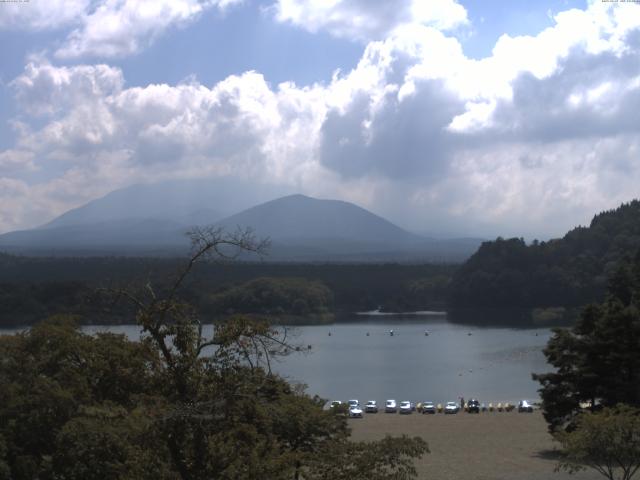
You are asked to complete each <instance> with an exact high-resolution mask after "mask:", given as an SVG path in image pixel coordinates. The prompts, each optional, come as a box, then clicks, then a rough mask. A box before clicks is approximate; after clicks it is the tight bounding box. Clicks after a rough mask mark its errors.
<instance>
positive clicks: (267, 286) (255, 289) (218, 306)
mask: <svg viewBox="0 0 640 480" xmlns="http://www.w3.org/2000/svg"><path fill="white" fill-rule="evenodd" d="M210 302H211V303H210V304H209V306H208V308H207V310H210V311H211V312H214V313H218V314H220V313H252V314H261V315H281V314H290V315H309V314H314V313H327V312H330V311H332V310H333V294H332V293H331V290H329V289H328V288H327V287H326V286H325V285H324V284H322V283H321V282H318V281H311V280H307V279H304V278H273V277H261V278H256V279H255V280H251V281H249V282H247V283H245V284H242V285H239V286H237V287H231V288H229V289H227V290H225V291H223V292H220V293H217V294H215V295H212V296H211V299H210Z"/></svg>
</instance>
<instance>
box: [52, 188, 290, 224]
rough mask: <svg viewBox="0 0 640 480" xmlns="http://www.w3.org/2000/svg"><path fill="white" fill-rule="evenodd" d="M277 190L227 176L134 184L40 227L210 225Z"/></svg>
mask: <svg viewBox="0 0 640 480" xmlns="http://www.w3.org/2000/svg"><path fill="white" fill-rule="evenodd" d="M281 191H282V190H281V189H279V190H276V189H275V188H273V187H270V186H268V185H263V186H260V185H256V184H254V183H249V182H247V181H243V180H241V179H237V178H227V177H221V178H216V179H202V180H193V179H192V180H170V181H165V182H159V183H153V184H138V185H132V186H130V187H126V188H121V189H119V190H115V191H113V192H111V193H109V194H107V195H105V196H104V197H101V198H98V199H96V200H93V201H91V202H89V203H87V204H85V205H83V206H81V207H78V208H74V209H72V210H69V211H68V212H66V213H64V214H62V215H60V216H59V217H57V218H55V219H54V220H52V221H51V222H49V223H47V224H46V225H43V226H42V227H41V228H55V227H63V226H70V225H93V224H98V223H100V224H104V223H106V222H112V221H121V220H135V219H153V220H165V221H170V222H174V223H178V224H180V225H187V226H191V225H199V224H211V223H213V222H215V221H217V220H220V219H221V218H223V217H226V216H228V215H231V214H233V213H236V212H238V211H240V210H242V209H245V208H248V207H250V206H252V205H255V204H256V203H260V202H264V201H266V200H268V199H271V198H273V197H274V196H276V195H277V194H278V192H281ZM238 192H242V195H240V194H239V193H238Z"/></svg>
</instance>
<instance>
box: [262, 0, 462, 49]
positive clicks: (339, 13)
mask: <svg viewBox="0 0 640 480" xmlns="http://www.w3.org/2000/svg"><path fill="white" fill-rule="evenodd" d="M273 8H274V10H275V12H276V18H277V19H278V20H279V21H281V22H288V23H291V24H293V25H296V26H298V27H301V28H304V29H306V30H309V31H310V32H314V33H315V32H318V31H321V30H326V31H328V32H329V33H330V34H332V35H334V36H336V37H344V38H349V39H353V40H360V41H368V40H378V39H381V38H385V37H386V36H387V35H388V34H389V33H390V32H392V31H393V30H394V29H395V28H397V27H399V26H401V25H405V24H421V25H428V26H432V27H435V28H437V29H439V30H451V29H454V28H456V27H459V26H461V25H465V24H467V23H468V19H467V11H466V10H465V8H464V7H463V6H462V5H460V4H459V3H457V1H456V0H430V1H429V2H424V1H421V0H400V1H394V2H389V1H385V0H334V1H324V0H317V1H308V0H278V1H277V3H276V4H275V5H274V7H273Z"/></svg>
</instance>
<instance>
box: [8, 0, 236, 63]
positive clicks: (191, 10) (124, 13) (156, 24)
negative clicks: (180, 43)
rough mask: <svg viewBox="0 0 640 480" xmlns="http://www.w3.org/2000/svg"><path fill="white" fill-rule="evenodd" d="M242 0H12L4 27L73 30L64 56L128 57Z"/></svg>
mask: <svg viewBox="0 0 640 480" xmlns="http://www.w3.org/2000/svg"><path fill="white" fill-rule="evenodd" d="M242 1H243V0H100V1H91V0H64V1H63V0H47V1H36V2H25V3H21V2H7V3H5V4H3V5H2V8H0V29H4V30H22V31H24V30H33V31H38V30H60V29H66V30H69V29H71V31H70V32H69V33H68V35H67V38H66V39H65V40H64V41H63V43H62V45H61V46H60V48H58V49H57V50H56V52H55V55H56V57H58V58H61V59H67V60H68V59H74V58H79V57H85V56H91V57H103V58H114V57H123V56H127V55H131V54H135V53H138V52H139V51H140V50H142V49H143V48H145V47H146V46H148V45H149V44H151V43H152V42H153V40H154V39H155V38H157V37H158V36H160V35H162V34H163V33H164V32H165V31H167V30H168V29H169V28H172V27H180V26H184V25H186V24H188V23H190V22H192V21H194V20H196V19H197V18H198V17H199V16H200V15H201V14H202V13H203V12H205V11H206V10H209V9H212V8H217V9H219V10H221V11H223V10H225V9H227V8H228V7H229V6H231V5H233V4H237V3H241V2H242Z"/></svg>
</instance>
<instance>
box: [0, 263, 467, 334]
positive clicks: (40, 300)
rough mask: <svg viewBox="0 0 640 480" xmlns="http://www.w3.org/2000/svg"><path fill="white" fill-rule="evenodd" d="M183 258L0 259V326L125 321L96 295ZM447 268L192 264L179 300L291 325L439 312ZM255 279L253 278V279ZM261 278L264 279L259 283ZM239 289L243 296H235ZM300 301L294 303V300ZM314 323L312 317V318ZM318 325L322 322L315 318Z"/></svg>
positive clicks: (172, 269)
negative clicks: (71, 319) (69, 318)
mask: <svg viewBox="0 0 640 480" xmlns="http://www.w3.org/2000/svg"><path fill="white" fill-rule="evenodd" d="M183 263H184V259H180V258H174V259H168V258H155V259H154V258H118V257H96V258H44V257H20V256H13V255H0V325H4V326H11V325H28V324H32V323H35V322H37V321H39V320H42V319H43V318H46V317H47V316H50V315H54V314H60V313H72V314H75V315H78V316H79V317H80V319H81V321H82V322H83V323H95V324H97V323H121V322H127V321H129V318H130V312H129V311H127V310H126V308H124V307H123V306H122V305H120V304H113V303H112V302H110V301H109V300H108V299H105V297H104V295H102V294H101V292H103V291H104V290H105V289H110V288H122V287H127V288H134V287H135V286H144V285H145V284H146V283H147V282H149V281H152V282H153V283H154V284H155V285H158V288H162V286H163V285H164V286H166V281H167V279H170V278H173V276H174V275H175V273H176V272H177V271H178V270H179V268H180V266H181V265H182V264H183ZM455 268H456V266H455V265H403V264H393V263H390V264H378V265H376V264H302V263H282V264H276V263H260V262H253V263H250V262H212V263H203V264H199V265H197V266H196V267H195V268H194V270H193V272H192V274H191V276H190V278H189V279H188V281H187V282H185V285H184V286H183V287H182V292H181V294H182V296H183V297H184V298H187V299H188V300H189V301H190V303H191V304H193V305H194V306H195V307H196V308H197V309H198V310H199V311H200V312H202V313H203V314H207V315H210V316H219V315H226V314H228V313H230V312H243V313H259V314H265V315H273V316H276V315H277V316H279V317H281V318H279V319H282V317H284V320H285V321H286V320H294V321H295V319H292V318H291V317H287V316H288V315H300V313H296V312H304V311H307V312H308V313H310V314H317V315H324V314H325V313H326V312H327V311H329V312H330V313H331V314H332V315H336V314H337V315H338V316H340V315H342V314H344V313H348V312H354V311H360V310H371V309H375V308H378V307H381V308H382V309H386V310H394V311H395V310H401V311H402V310H416V309H440V310H442V309H444V308H445V306H446V291H447V286H448V282H449V280H450V278H451V275H452V274H453V271H454V270H455ZM260 278H262V279H263V280H260V281H258V280H257V279H260ZM264 279H269V280H264ZM244 289H246V291H243V290H244ZM294 297H296V299H295V300H300V301H298V302H296V301H295V300H294ZM316 320H318V319H316ZM320 320H321V321H327V317H326V316H322V318H321V319H320Z"/></svg>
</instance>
